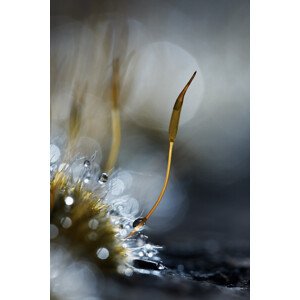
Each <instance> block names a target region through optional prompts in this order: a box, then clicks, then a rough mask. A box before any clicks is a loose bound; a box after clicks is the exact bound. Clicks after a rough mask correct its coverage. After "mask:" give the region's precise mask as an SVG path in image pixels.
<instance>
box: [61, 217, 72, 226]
mask: <svg viewBox="0 0 300 300" xmlns="http://www.w3.org/2000/svg"><path fill="white" fill-rule="evenodd" d="M60 224H61V226H62V227H63V228H65V229H67V228H70V227H71V226H72V220H71V219H70V218H69V217H63V218H61V220H60Z"/></svg>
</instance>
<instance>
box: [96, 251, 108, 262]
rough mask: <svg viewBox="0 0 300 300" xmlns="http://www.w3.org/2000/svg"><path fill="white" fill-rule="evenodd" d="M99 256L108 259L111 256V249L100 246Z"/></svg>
mask: <svg viewBox="0 0 300 300" xmlns="http://www.w3.org/2000/svg"><path fill="white" fill-rule="evenodd" d="M97 256H98V257H99V258H100V259H102V260H104V259H107V258H108V257H109V251H108V250H107V249H106V248H99V249H98V250H97Z"/></svg>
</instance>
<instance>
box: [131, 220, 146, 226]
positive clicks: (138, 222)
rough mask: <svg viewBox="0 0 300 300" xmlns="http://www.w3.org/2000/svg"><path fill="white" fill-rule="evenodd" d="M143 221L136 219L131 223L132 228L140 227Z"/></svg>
mask: <svg viewBox="0 0 300 300" xmlns="http://www.w3.org/2000/svg"><path fill="white" fill-rule="evenodd" d="M143 221H144V218H137V219H136V220H135V221H134V222H133V224H132V226H133V227H136V226H138V225H140V224H141V223H142V222H143Z"/></svg>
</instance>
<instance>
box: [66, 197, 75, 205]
mask: <svg viewBox="0 0 300 300" xmlns="http://www.w3.org/2000/svg"><path fill="white" fill-rule="evenodd" d="M65 203H66V205H72V204H73V203H74V199H73V198H72V197H70V196H68V197H66V198H65Z"/></svg>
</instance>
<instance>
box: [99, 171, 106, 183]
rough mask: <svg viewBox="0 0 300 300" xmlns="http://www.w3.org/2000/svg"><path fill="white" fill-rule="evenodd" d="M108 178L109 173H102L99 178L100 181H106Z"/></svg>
mask: <svg viewBox="0 0 300 300" xmlns="http://www.w3.org/2000/svg"><path fill="white" fill-rule="evenodd" d="M107 180H108V175H107V174H106V173H102V174H101V175H100V177H99V179H98V182H99V183H105V182H107Z"/></svg>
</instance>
